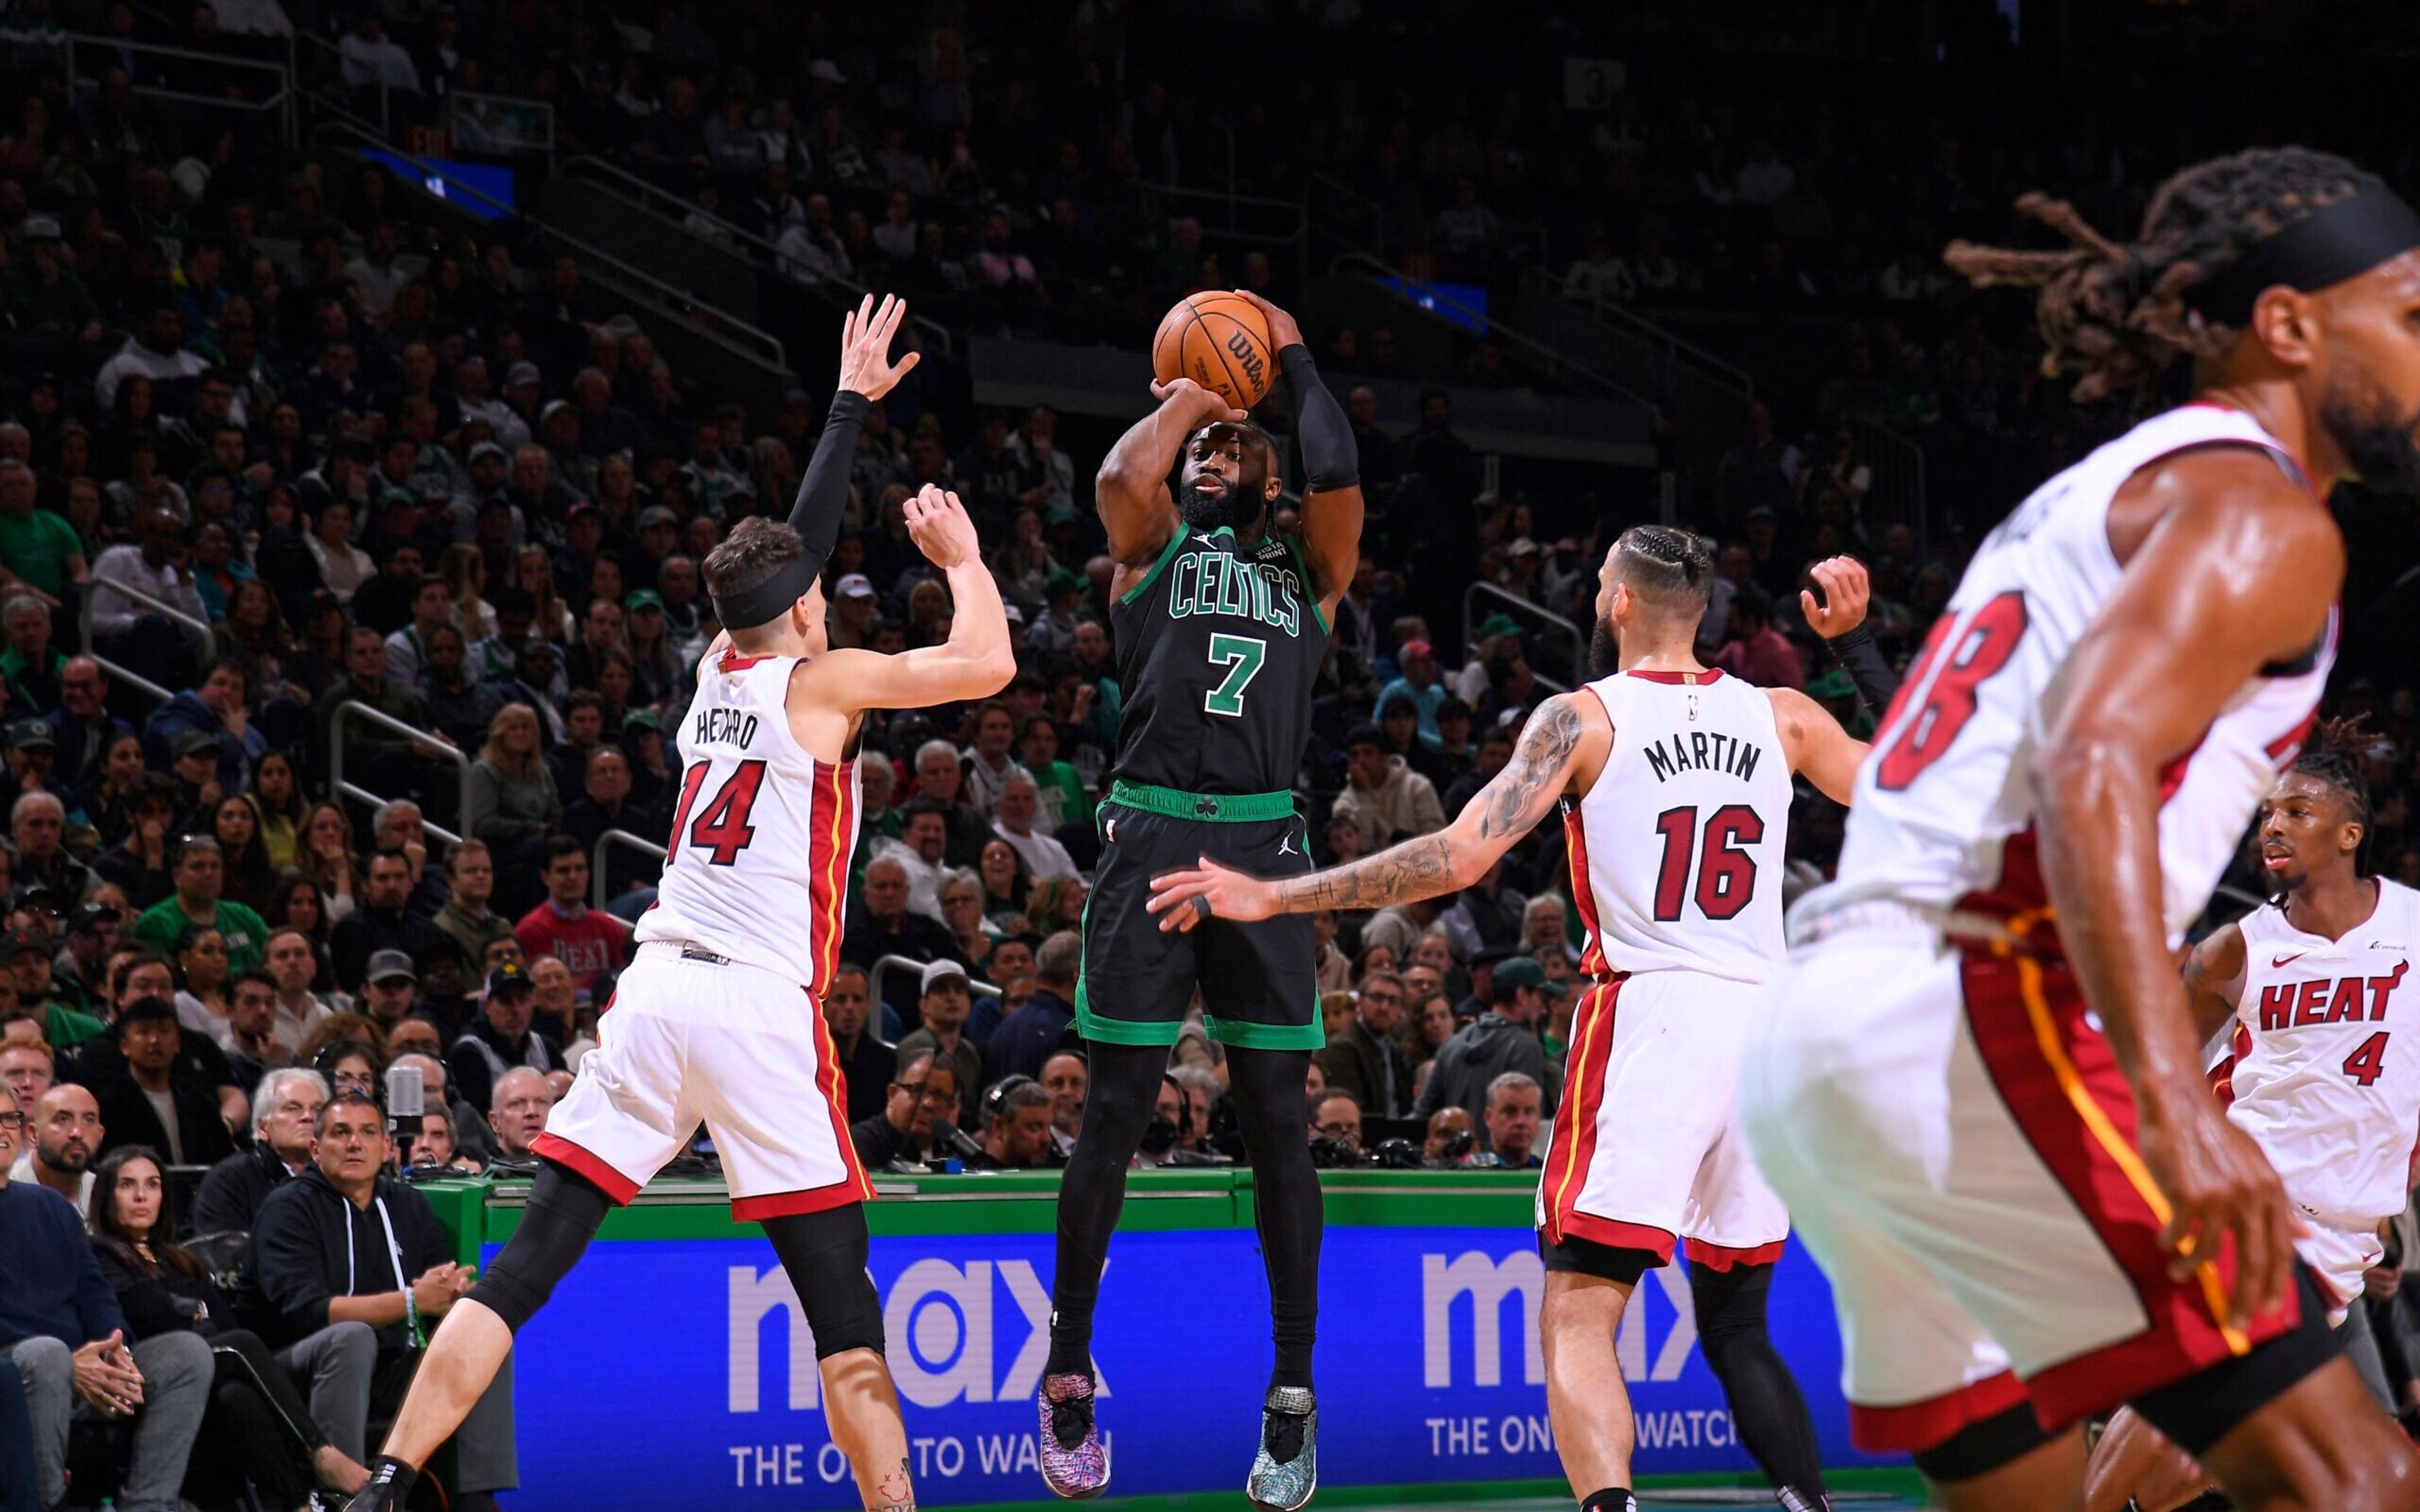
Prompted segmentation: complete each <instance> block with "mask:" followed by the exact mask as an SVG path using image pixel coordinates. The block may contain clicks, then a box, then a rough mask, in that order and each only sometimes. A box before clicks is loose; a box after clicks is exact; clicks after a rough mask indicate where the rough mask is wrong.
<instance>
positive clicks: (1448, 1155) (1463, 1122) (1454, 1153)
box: [1420, 1108, 1479, 1164]
mask: <svg viewBox="0 0 2420 1512" xmlns="http://www.w3.org/2000/svg"><path fill="white" fill-rule="evenodd" d="M1478 1131H1479V1126H1478V1124H1476V1123H1474V1122H1473V1121H1472V1120H1471V1117H1470V1110H1469V1109H1467V1108H1439V1109H1437V1110H1436V1111H1435V1113H1432V1114H1430V1115H1429V1124H1428V1138H1427V1141H1426V1142H1425V1143H1424V1144H1422V1145H1421V1146H1420V1159H1422V1160H1424V1161H1428V1162H1430V1163H1432V1164H1435V1163H1438V1162H1444V1161H1452V1162H1454V1163H1456V1164H1459V1163H1460V1162H1461V1161H1462V1160H1463V1158H1464V1157H1465V1156H1467V1155H1468V1154H1469V1153H1470V1151H1471V1150H1472V1149H1474V1148H1476V1147H1477V1145H1478V1143H1479V1132H1478Z"/></svg>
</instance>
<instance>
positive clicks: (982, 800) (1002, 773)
mask: <svg viewBox="0 0 2420 1512" xmlns="http://www.w3.org/2000/svg"><path fill="white" fill-rule="evenodd" d="M37 607H38V608H39V606H37ZM973 722H974V731H975V738H974V743H973V744H972V745H970V746H969V747H968V748H966V749H965V750H963V751H961V752H959V753H958V758H959V759H958V777H959V784H958V790H959V791H960V792H961V793H963V794H964V795H966V800H967V802H968V804H969V805H970V806H971V807H972V808H973V809H974V810H975V811H976V812H977V813H981V814H984V815H986V816H989V815H992V814H995V813H997V812H998V811H999V809H1000V790H1001V784H1002V783H1004V782H1006V781H1007V780H1008V779H1009V778H1010V777H1012V776H1014V775H1015V774H1016V771H1017V770H1018V767H1017V764H1016V756H1015V755H1014V754H1012V753H1011V751H1010V749H1009V747H1010V746H1011V745H1012V744H1014V742H1015V738H1016V717H1014V716H1012V715H1011V714H1010V713H1009V712H1008V706H1007V705H1006V704H1004V703H998V702H992V703H985V704H984V705H983V706H982V707H981V708H979V709H977V710H976V711H975V713H974V720H973Z"/></svg>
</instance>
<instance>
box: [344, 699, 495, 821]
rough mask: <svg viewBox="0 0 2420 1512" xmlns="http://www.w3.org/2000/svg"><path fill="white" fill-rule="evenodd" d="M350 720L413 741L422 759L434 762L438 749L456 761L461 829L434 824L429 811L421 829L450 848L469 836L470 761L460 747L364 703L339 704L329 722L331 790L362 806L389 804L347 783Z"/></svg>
mask: <svg viewBox="0 0 2420 1512" xmlns="http://www.w3.org/2000/svg"><path fill="white" fill-rule="evenodd" d="M349 718H353V719H366V720H368V721H369V722H370V723H371V724H374V725H377V726H378V727H379V728H380V729H382V730H390V731H393V732H394V733H396V734H398V735H401V736H403V737H404V738H405V739H407V740H410V741H411V742H412V744H413V745H414V746H416V747H418V748H421V750H422V752H423V756H422V759H423V760H429V759H431V758H429V757H428V756H427V752H428V751H431V750H436V751H442V752H444V754H445V755H446V756H447V757H449V758H450V759H451V760H452V761H453V763H454V764H455V766H456V767H458V769H459V770H460V772H461V782H460V785H459V788H458V792H459V793H460V795H461V796H460V803H461V810H462V811H461V816H460V824H461V829H460V831H459V832H458V833H457V832H453V831H449V830H446V829H444V828H442V827H441V826H439V825H435V824H432V823H431V822H430V821H429V819H428V816H427V813H426V812H423V813H422V815H421V819H420V823H421V827H423V828H425V829H427V831H428V832H429V833H430V834H432V835H434V836H436V837H437V838H438V839H439V840H442V841H445V842H446V843H447V844H449V845H455V844H459V843H460V842H461V841H463V840H464V839H465V838H467V837H468V836H469V835H470V833H471V758H470V757H468V756H465V755H464V754H462V751H461V748H459V747H456V746H448V745H445V744H443V743H442V742H440V741H436V740H432V739H430V738H429V733H428V732H427V731H426V730H422V729H418V728H416V727H414V726H411V725H408V724H406V723H404V722H403V721H402V720H401V719H398V718H396V717H395V716H393V715H391V714H388V713H385V712H384V711H382V710H379V709H374V708H371V707H370V706H369V705H368V704H366V703H364V702H360V701H358V700H355V701H353V702H345V703H339V704H337V705H336V712H335V715H334V718H333V719H332V720H331V721H330V723H329V727H328V787H329V790H330V791H331V792H334V793H337V794H341V795H344V796H345V797H348V798H351V799H354V800H355V801H357V802H361V803H386V802H388V801H390V800H389V799H388V797H387V795H385V794H383V793H372V792H371V791H370V790H369V789H367V788H365V787H363V786H362V785H361V784H360V783H358V782H348V781H346V780H345V721H346V720H347V719H349Z"/></svg>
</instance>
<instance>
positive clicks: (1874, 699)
mask: <svg viewBox="0 0 2420 1512" xmlns="http://www.w3.org/2000/svg"><path fill="white" fill-rule="evenodd" d="M1823 644H1824V646H1825V648H1826V649H1828V650H1829V651H1830V652H1831V653H1832V659H1833V660H1835V661H1837V662H1838V663H1839V664H1840V670H1841V671H1845V672H1847V673H1848V674H1849V681H1851V682H1853V683H1854V684H1856V685H1857V702H1858V703H1859V704H1860V705H1862V706H1863V707H1864V709H1865V711H1866V717H1868V718H1869V719H1871V720H1873V721H1874V722H1875V723H1877V724H1879V723H1881V722H1882V717H1883V711H1884V710H1885V709H1887V708H1889V707H1890V701H1891V695H1892V694H1894V693H1897V692H1898V691H1899V674H1898V673H1897V672H1894V671H1891V668H1890V663H1889V662H1887V661H1885V660H1884V659H1883V648H1882V647H1881V646H1879V645H1877V644H1875V643H1874V635H1873V632H1872V631H1871V630H1869V629H1867V628H1866V627H1865V626H1864V625H1858V626H1857V627H1856V628H1855V629H1854V630H1851V631H1850V632H1849V633H1848V634H1846V635H1844V636H1840V637H1838V638H1837V639H1834V640H1826V641H1824V642H1823Z"/></svg>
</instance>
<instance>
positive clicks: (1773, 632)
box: [1714, 586, 1807, 687]
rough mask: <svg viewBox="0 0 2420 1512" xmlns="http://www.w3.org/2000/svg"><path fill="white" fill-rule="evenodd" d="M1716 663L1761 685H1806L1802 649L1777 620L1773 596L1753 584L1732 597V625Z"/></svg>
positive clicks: (1724, 669) (1716, 655) (1805, 670)
mask: <svg viewBox="0 0 2420 1512" xmlns="http://www.w3.org/2000/svg"><path fill="white" fill-rule="evenodd" d="M1714 666H1716V667H1718V668H1720V669H1722V670H1723V671H1727V672H1730V674H1731V675H1732V676H1734V677H1740V678H1745V680H1747V681H1748V682H1751V683H1754V684H1756V685H1757V686H1758V687H1806V686H1807V667H1806V664H1805V663H1804V662H1802V661H1801V660H1799V657H1798V648H1797V647H1796V646H1794V645H1792V644H1791V643H1790V638H1789V637H1788V636H1786V635H1784V634H1782V633H1781V631H1780V629H1779V628H1777V627H1776V625H1774V623H1773V599H1772V598H1771V597H1770V596H1769V595H1767V594H1765V593H1764V591H1763V590H1762V589H1761V588H1757V587H1754V586H1750V587H1748V588H1745V589H1743V590H1742V591H1741V592H1739V593H1738V594H1733V595H1732V597H1731V613H1730V629H1729V633H1728V635H1727V636H1726V637H1725V639H1724V640H1723V645H1722V649H1721V650H1719V651H1717V652H1715V653H1714Z"/></svg>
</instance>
